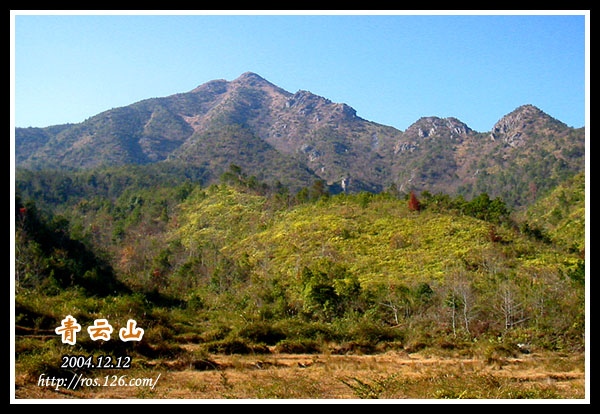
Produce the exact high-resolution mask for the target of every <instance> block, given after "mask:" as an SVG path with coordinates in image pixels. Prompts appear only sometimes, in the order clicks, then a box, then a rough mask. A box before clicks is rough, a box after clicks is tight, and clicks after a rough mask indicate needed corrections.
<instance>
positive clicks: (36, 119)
mask: <svg viewBox="0 0 600 414" xmlns="http://www.w3.org/2000/svg"><path fill="white" fill-rule="evenodd" d="M14 39H15V41H14V48H15V49H14V56H15V60H14V76H15V77H14V88H15V89H14V92H15V95H14V96H15V102H14V115H15V126H18V127H27V126H37V127H43V126H49V125H56V124H62V123H67V122H72V123H76V122H81V121H83V120H85V119H86V118H88V117H90V116H93V115H95V114H97V113H99V112H102V111H104V110H107V109H110V108H114V107H119V106H125V105H129V104H131V103H134V102H137V101H140V100H142V99H146V98H151V97H159V96H168V95H171V94H174V93H180V92H187V91H189V90H191V89H193V88H195V87H196V86H198V85H200V84H202V83H205V82H208V81H210V80H213V79H226V80H233V79H235V78H237V77H238V76H239V75H240V74H242V73H243V72H246V71H252V72H256V73H258V74H259V75H261V76H262V77H264V78H265V79H267V80H269V81H270V82H272V83H274V84H276V85H278V86H280V87H282V88H283V89H285V90H287V91H289V92H292V93H294V92H296V91H298V90H300V89H305V90H309V91H311V92H313V93H315V94H317V95H321V96H324V97H326V98H329V99H331V100H332V101H334V102H344V103H346V104H348V105H350V106H352V107H353V108H354V109H356V111H357V114H358V116H360V117H363V118H366V119H368V120H371V121H375V122H379V123H382V124H386V125H391V126H394V127H396V128H399V129H402V130H404V129H406V128H407V127H408V126H409V125H410V124H412V123H413V122H415V121H416V120H417V119H418V118H420V117H422V116H440V117H448V116H454V117H457V118H459V119H460V120H462V121H463V122H466V123H467V124H468V125H469V126H470V127H471V128H473V129H475V130H477V131H489V130H490V129H491V128H492V126H493V125H494V123H495V122H496V121H497V120H498V119H500V118H501V117H502V116H503V115H505V114H507V113H509V112H510V111H512V110H513V109H515V108H516V107H518V106H520V105H523V104H533V105H536V106H537V107H539V108H540V109H542V110H543V111H545V112H546V113H548V114H549V115H551V116H553V117H555V118H557V119H559V120H561V121H563V122H565V123H566V124H568V125H570V126H574V127H581V126H584V123H585V91H586V88H585V76H584V74H585V16H584V15H565V16H557V15H533V16H518V15H505V16H492V15H481V16H458V15H429V16H406V15H404V16H403V15H351V16H346V15H338V16H326V15H317V16H314V15H313V16H311V15H285V16H281V15H221V16H205V15H193V16H192V15H183V16H163V15H143V16H132V15H129V16H118V15H108V16H106V15H92V16H84V15H83V16H82V15H79V16H74V15H73V16H72V15H62V16H56V15H55V16H51V15H49V16H39V15H37V16H36V15H20V14H17V15H16V16H15V29H14Z"/></svg>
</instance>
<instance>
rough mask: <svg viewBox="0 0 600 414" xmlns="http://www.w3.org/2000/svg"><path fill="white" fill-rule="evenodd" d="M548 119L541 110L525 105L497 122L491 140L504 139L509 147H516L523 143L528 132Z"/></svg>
mask: <svg viewBox="0 0 600 414" xmlns="http://www.w3.org/2000/svg"><path fill="white" fill-rule="evenodd" d="M548 119H550V117H549V116H548V115H547V114H545V113H544V112H542V111H541V110H540V109H539V108H537V107H535V106H533V105H523V106H520V107H518V108H517V109H515V110H514V111H512V112H511V113H509V114H507V115H505V116H503V117H502V118H501V119H500V120H499V121H498V122H496V124H495V125H494V127H493V128H492V131H491V133H490V138H491V139H492V140H496V139H502V140H503V141H504V143H506V144H507V145H509V146H511V147H516V146H519V145H521V144H522V143H523V138H524V137H525V135H526V133H527V132H530V131H531V130H532V129H534V128H535V127H536V126H538V125H540V121H545V120H548Z"/></svg>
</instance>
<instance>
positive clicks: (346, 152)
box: [15, 72, 584, 206]
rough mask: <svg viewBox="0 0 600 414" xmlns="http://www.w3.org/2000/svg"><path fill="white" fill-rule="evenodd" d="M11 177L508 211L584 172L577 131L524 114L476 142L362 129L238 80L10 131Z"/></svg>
mask: <svg viewBox="0 0 600 414" xmlns="http://www.w3.org/2000/svg"><path fill="white" fill-rule="evenodd" d="M15 138H16V140H15V141H16V142H15V153H16V164H17V166H18V167H24V168H28V169H41V168H47V167H52V168H55V167H61V168H68V169H72V168H94V167H97V166H100V165H123V164H149V163H156V162H163V161H169V162H181V163H183V164H192V165H194V166H196V167H197V166H201V167H204V168H206V171H208V172H209V174H210V177H209V179H210V180H213V181H214V180H217V179H218V177H219V176H220V175H221V174H222V173H223V172H224V171H226V170H227V168H228V166H229V165H230V164H232V163H233V164H236V165H239V166H240V167H242V169H243V170H244V171H245V172H246V173H247V174H249V175H255V176H256V177H258V178H259V179H260V180H263V181H270V182H275V181H280V182H282V183H283V184H286V185H288V186H290V187H292V189H298V188H300V187H302V186H307V185H311V184H312V183H313V182H314V181H315V180H318V179H323V180H325V181H326V182H327V183H328V184H329V185H330V186H336V188H337V191H349V192H356V191H363V190H366V191H371V192H379V191H382V190H384V189H386V188H388V187H389V186H390V185H395V186H396V187H397V188H398V189H399V190H401V191H404V192H407V191H410V190H415V191H424V190H427V191H430V192H446V193H453V194H463V195H464V196H465V197H471V196H473V195H476V194H478V193H479V192H488V193H490V195H493V196H501V197H503V198H505V199H506V201H507V202H508V203H509V204H511V205H515V206H516V205H524V204H528V203H530V202H531V201H533V200H534V199H535V197H536V196H537V195H538V194H541V193H543V192H545V191H546V190H549V189H550V188H552V187H554V186H555V185H557V184H558V183H559V182H561V181H563V180H564V179H565V178H567V177H569V176H570V175H573V174H574V173H576V172H578V171H581V170H582V169H583V163H584V129H583V128H580V129H574V128H571V127H568V126H566V125H565V124H563V123H561V122H560V121H557V120H555V119H554V118H552V117H550V116H549V115H547V114H545V113H544V112H542V111H541V110H540V109H538V108H536V107H534V106H532V105H524V106H521V107H519V108H517V109H515V111H513V112H511V113H510V114H507V115H506V116H504V117H503V118H502V119H500V120H499V121H498V122H497V123H496V124H495V125H494V126H493V128H492V129H491V131H489V132H477V131H474V130H472V129H471V128H469V127H468V125H466V124H465V123H464V122H461V121H460V120H458V119H456V118H438V117H435V116H429V117H423V118H421V119H419V120H417V121H416V122H415V123H414V124H413V125H411V126H410V127H409V128H407V129H406V130H405V131H400V130H398V129H396V128H393V127H390V126H386V125H381V124H378V123H375V122H372V121H368V120H365V119H363V118H360V117H359V116H358V115H357V114H356V111H355V110H354V109H353V108H352V107H350V106H348V105H346V104H344V103H334V102H332V101H330V100H328V99H326V98H324V97H321V96H318V95H315V94H313V93H311V92H309V91H305V90H300V91H298V92H296V93H290V92H288V91H285V90H283V89H281V88H280V87H278V86H276V85H274V84H272V83H270V82H269V81H267V80H265V79H263V78H262V77H260V76H259V75H257V74H255V73H251V72H246V73H244V74H242V75H241V76H240V77H238V78H237V79H235V80H233V81H226V80H222V79H221V80H213V81H210V82H207V83H205V84H202V85H200V86H198V87H197V88H195V89H193V90H191V91H189V92H186V93H179V94H175V95H171V96H167V97H162V98H151V99H146V100H143V101H140V102H137V103H134V104H132V105H129V106H125V107H121V108H114V109H111V110H108V111H105V112H102V113H100V114H98V115H95V116H93V117H91V118H89V119H87V120H85V121H84V122H81V123H79V124H69V125H58V126H51V127H46V128H17V129H16V131H15Z"/></svg>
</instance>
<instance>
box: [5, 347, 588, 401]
mask: <svg viewBox="0 0 600 414" xmlns="http://www.w3.org/2000/svg"><path fill="white" fill-rule="evenodd" d="M211 361H212V362H213V363H214V364H215V368H217V369H210V368H209V369H205V368H202V369H201V370H198V369H193V368H191V367H190V366H185V364H183V365H182V364H181V363H176V361H171V362H169V361H166V362H163V363H160V364H155V365H154V367H146V368H141V367H138V368H136V367H135V366H134V367H132V369H130V370H122V371H119V372H116V375H126V376H127V378H153V379H155V378H157V376H158V375H159V374H160V378H159V380H158V382H157V384H156V386H155V388H154V389H150V387H143V386H138V387H125V386H114V387H108V386H98V387H82V388H80V389H79V390H76V391H71V390H66V389H64V388H63V389H59V390H55V389H53V388H52V387H40V386H39V385H38V384H37V383H34V382H33V381H32V380H27V378H26V377H25V376H24V375H17V378H16V395H15V396H16V398H37V399H46V398H83V399H97V398H101V399H104V398H109V399H113V398H126V399H139V398H152V399H197V400H214V399H294V400H295V399H358V398H385V399H406V398H409V399H432V398H488V399H489V398H544V399H545V398H568V399H582V398H585V395H584V394H585V368H584V358H583V356H582V355H553V354H547V355H535V354H534V355H525V356H524V357H522V358H507V359H500V360H497V361H494V362H493V363H491V364H490V363H486V362H484V361H482V360H479V359H474V358H450V357H447V358H446V357H427V356H423V355H420V354H410V355H409V354H406V353H402V352H388V353H385V354H378V355H327V354H319V355H286V354H269V355H243V356H242V355H212V356H211ZM169 364H171V365H169ZM169 366H171V368H169ZM17 372H18V369H17ZM113 374H114V372H102V373H99V374H97V377H98V378H101V379H103V378H104V377H105V376H106V375H113ZM90 376H91V375H90Z"/></svg>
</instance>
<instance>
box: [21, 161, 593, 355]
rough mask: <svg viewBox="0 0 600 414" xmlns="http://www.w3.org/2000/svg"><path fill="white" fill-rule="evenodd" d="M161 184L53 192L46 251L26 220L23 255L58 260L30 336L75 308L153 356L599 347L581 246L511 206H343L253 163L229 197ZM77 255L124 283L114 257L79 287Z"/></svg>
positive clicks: (33, 287) (30, 305) (226, 179)
mask: <svg viewBox="0 0 600 414" xmlns="http://www.w3.org/2000/svg"><path fill="white" fill-rule="evenodd" d="M146 171H149V170H146ZM113 173H116V171H113ZM131 173H132V171H123V172H121V174H123V175H122V176H121V177H122V178H124V177H127V176H128V175H127V174H131ZM115 175H116V174H115ZM116 176H117V177H118V175H116ZM74 177H78V178H76V179H74V180H73V182H72V183H71V185H83V183H87V182H88V178H89V177H84V176H74ZM160 177H162V176H161V175H158V176H156V177H153V176H150V175H146V176H145V179H144V180H143V181H141V182H140V183H136V182H135V181H124V180H122V179H120V180H117V181H116V184H113V185H119V186H120V191H119V193H118V195H115V194H114V193H113V192H112V191H111V189H110V188H106V189H104V190H102V191H98V192H96V193H95V196H94V198H91V199H89V198H88V199H86V197H79V198H78V197H76V196H73V197H70V198H66V199H61V198H56V197H54V196H53V191H54V190H52V191H51V188H55V187H51V188H50V187H49V188H45V191H44V194H45V195H46V198H45V203H44V204H45V205H46V206H53V207H51V209H52V210H53V211H51V212H48V213H47V215H44V216H42V215H41V214H40V215H39V217H40V220H42V221H41V222H42V223H44V222H45V220H47V221H48V222H59V223H61V227H60V228H61V232H63V233H64V234H63V233H61V234H63V236H61V237H62V238H63V239H64V240H70V242H69V243H70V244H69V245H65V244H64V242H61V243H62V244H60V243H59V241H60V240H58V239H57V240H54V241H53V239H52V237H50V238H48V239H46V240H45V241H44V246H45V247H44V248H43V249H38V248H36V247H35V246H36V244H35V243H36V240H35V239H32V237H33V235H34V234H35V233H32V232H31V231H27V228H28V227H27V226H28V220H29V219H28V218H27V216H23V215H22V212H21V211H20V210H18V211H17V217H18V218H19V220H20V221H19V222H18V223H19V226H18V238H17V259H18V260H23V259H27V261H28V262H30V263H34V264H36V263H41V264H47V265H46V267H44V268H43V269H44V271H43V272H41V273H40V274H38V275H36V277H31V276H29V277H30V279H29V280H32V281H35V283H30V284H28V285H24V284H23V285H20V286H19V289H18V291H17V295H16V300H17V322H18V325H19V329H23V330H26V329H38V328H42V329H49V328H51V327H52V326H54V325H55V324H56V325H58V324H59V323H60V319H61V318H63V317H64V312H65V309H69V312H71V314H72V315H73V316H74V317H76V318H78V320H82V321H89V320H93V319H94V318H97V317H101V316H105V315H110V317H111V319H115V320H119V321H124V320H127V318H130V317H135V319H136V321H138V323H139V324H140V326H142V325H143V326H146V327H147V328H148V333H149V334H148V337H147V338H148V341H149V344H150V345H151V347H152V348H151V349H145V348H140V350H139V352H140V353H141V357H142V358H146V357H148V355H154V356H156V355H158V356H160V355H163V354H164V355H165V356H166V355H173V353H176V352H178V351H177V350H178V349H179V347H180V345H181V344H185V343H190V342H191V343H195V344H200V346H201V347H203V349H205V350H206V351H207V352H224V353H248V352H255V353H260V352H271V350H270V349H269V348H267V346H272V347H275V348H272V349H278V350H283V351H284V352H300V353H302V352H318V351H323V352H325V351H327V350H329V351H327V352H340V353H344V352H363V353H364V352H366V353H370V352H379V351H381V350H383V349H386V347H390V346H392V347H396V348H401V349H405V350H407V351H408V352H412V351H414V350H416V349H422V348H431V349H442V350H443V349H448V347H450V349H459V350H464V352H475V349H480V347H481V346H482V345H481V344H488V345H489V346H492V347H493V348H494V349H496V350H498V349H500V348H501V349H503V351H501V352H508V353H509V354H512V353H514V352H516V351H515V350H516V349H517V348H516V343H528V344H530V346H532V347H538V348H539V349H551V350H568V349H581V348H582V346H583V343H582V340H583V327H584V323H583V322H584V296H583V287H584V285H583V283H582V282H583V279H582V278H581V269H582V267H581V265H582V262H581V260H580V259H579V257H578V254H577V252H571V251H569V250H568V249H565V248H564V247H563V246H561V245H560V244H556V243H553V242H548V241H547V240H546V241H544V240H539V239H538V238H536V237H534V236H533V235H532V234H530V233H528V232H523V231H521V230H520V229H519V226H518V225H516V223H513V222H512V221H511V220H510V219H509V215H508V211H507V210H506V208H505V206H504V205H503V202H502V201H501V200H499V199H490V198H489V197H488V196H487V195H486V194H482V195H480V196H479V197H476V198H474V199H472V200H470V201H465V200H463V199H462V198H460V197H459V198H455V199H452V198H450V197H449V196H444V195H431V194H424V195H423V196H422V197H421V200H420V203H418V204H419V206H418V208H417V207H416V203H413V202H409V200H408V198H405V197H404V196H398V195H395V193H393V192H383V193H380V194H377V195H375V194H371V193H366V192H363V193H359V194H353V195H347V194H338V195H330V194H329V193H328V192H327V188H326V186H324V184H323V183H322V182H316V183H315V184H314V185H313V186H312V187H308V188H305V189H303V190H301V191H299V192H298V193H290V192H289V191H287V189H285V188H283V187H277V186H273V187H269V186H266V185H264V184H262V183H258V182H256V179H255V178H254V177H252V176H251V177H247V176H246V175H245V174H244V173H243V171H242V170H241V169H240V168H239V167H236V166H231V167H230V170H229V171H228V172H227V173H225V174H224V175H223V176H222V177H221V181H222V184H220V185H211V186H203V185H202V184H199V183H194V182H191V181H187V182H183V183H178V184H177V185H173V184H169V182H168V180H167V181H165V182H163V181H160ZM98 180H99V181H98V182H106V183H107V184H108V181H104V180H108V177H103V176H99V177H98ZM153 180H157V181H155V185H154V186H148V185H147V183H149V182H153ZM50 182H52V181H50ZM111 182H113V181H111ZM96 184H97V183H96ZM86 185H88V184H86ZM36 186H38V187H39V186H41V187H43V186H44V181H39V182H37V183H36ZM26 188H27V187H26ZM55 190H56V191H60V187H58V188H55ZM28 191H32V189H31V188H29V190H28ZM57 200H58V201H57ZM61 200H62V201H61ZM27 205H28V206H29V208H33V204H32V203H31V202H30V203H29V204H27ZM44 217H47V218H44ZM38 243H41V242H38ZM71 245H73V246H78V249H80V250H83V251H86V252H90V253H89V254H90V255H91V254H93V255H94V256H90V257H98V258H102V262H101V263H103V268H102V269H105V274H106V275H109V276H110V280H113V279H112V278H114V283H118V284H119V286H122V288H120V289H119V290H118V291H117V290H115V292H114V294H113V295H111V296H109V297H105V296H103V295H100V294H99V293H100V292H96V291H95V290H94V288H93V285H91V284H90V279H89V278H90V277H92V276H94V275H100V274H99V273H98V271H97V270H94V269H93V267H89V266H95V264H94V263H96V262H91V265H89V266H88V268H89V269H90V271H89V272H88V273H87V276H86V275H84V277H83V278H80V277H76V276H77V275H76V274H73V276H75V277H73V276H69V273H66V272H72V273H73V272H76V271H77V270H71V269H77V267H76V266H83V265H79V264H78V262H77V261H76V260H77V256H76V255H73V254H72V253H70V251H71V247H69V246H71ZM62 246H66V247H62ZM23 254H26V255H27V256H26V257H25V256H23ZM64 258H66V259H68V260H65V259H64ZM71 263H72V264H71ZM88 268H85V267H82V269H84V270H87V269H88ZM19 269H20V268H19ZM35 269H36V268H35V267H34V266H29V267H27V268H26V269H24V270H23V271H27V272H29V273H31V272H34V271H35ZM61 269H66V271H63V273H58V271H59V270H61ZM60 274H64V276H61V277H62V279H60V281H62V282H61V284H56V283H54V282H52V283H47V282H45V280H46V279H47V280H54V279H56V275H60ZM109 276H105V280H109ZM52 278H54V279H52ZM94 280H95V279H94ZM111 283H112V282H111ZM498 341H500V342H498ZM486 346H487V345H486ZM440 347H441V348H440ZM56 352H57V353H58V352H59V351H56ZM61 352H62V351H61ZM144 352H145V354H144ZM499 352H500V351H499ZM144 355H145V356H144ZM54 356H56V355H54ZM54 356H52V357H54ZM24 358H25V360H27V358H29V357H28V356H24Z"/></svg>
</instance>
